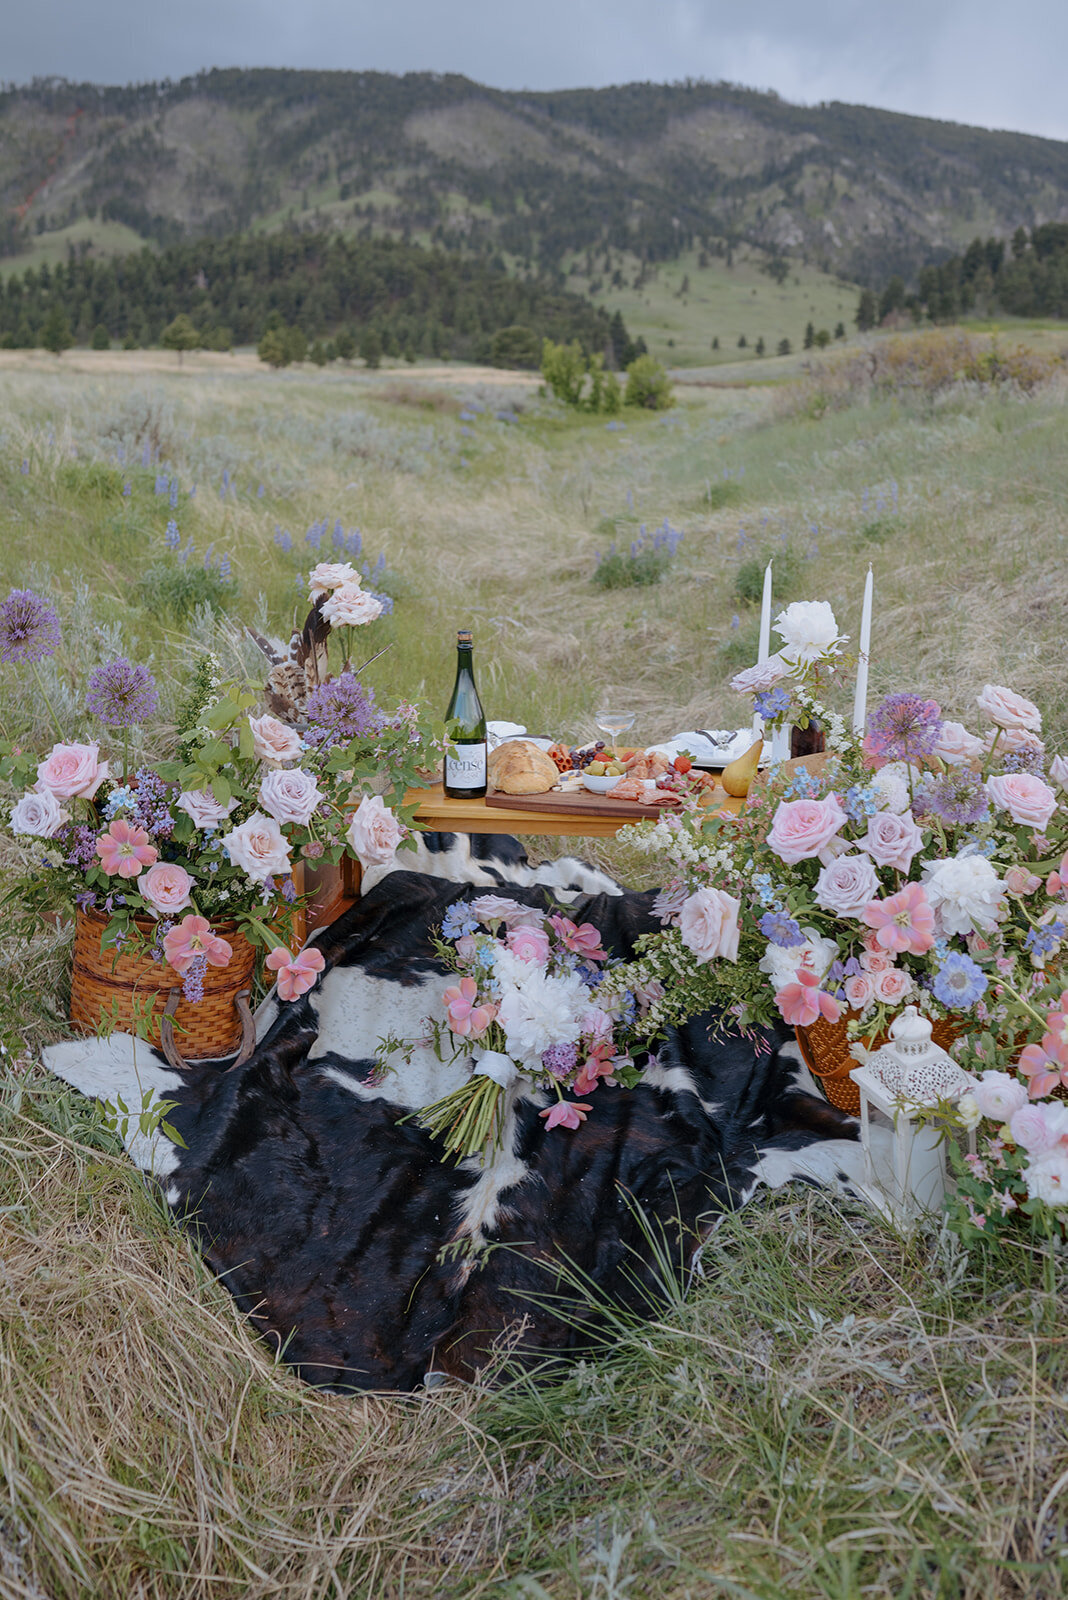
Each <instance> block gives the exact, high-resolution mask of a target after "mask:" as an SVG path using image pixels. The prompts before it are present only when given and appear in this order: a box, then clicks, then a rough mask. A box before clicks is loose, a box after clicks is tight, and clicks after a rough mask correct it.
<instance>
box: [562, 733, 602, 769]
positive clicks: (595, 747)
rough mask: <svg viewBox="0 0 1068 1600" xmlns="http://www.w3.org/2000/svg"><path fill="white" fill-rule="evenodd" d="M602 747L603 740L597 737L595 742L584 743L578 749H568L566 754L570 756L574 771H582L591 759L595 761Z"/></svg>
mask: <svg viewBox="0 0 1068 1600" xmlns="http://www.w3.org/2000/svg"><path fill="white" fill-rule="evenodd" d="M603 749H604V740H603V739H598V741H597V743H596V744H584V745H583V746H582V748H581V749H580V750H574V749H572V750H569V751H568V754H569V755H570V757H571V765H572V768H573V769H574V771H575V772H582V771H584V770H585V768H586V767H588V766H589V764H590V762H591V761H596V760H598V759H599V757H600V754H601V751H602V750H603Z"/></svg>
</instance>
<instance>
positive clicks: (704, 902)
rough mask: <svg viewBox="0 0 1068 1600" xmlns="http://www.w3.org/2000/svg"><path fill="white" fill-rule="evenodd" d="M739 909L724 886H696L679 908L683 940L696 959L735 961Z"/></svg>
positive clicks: (680, 930) (680, 929) (738, 905)
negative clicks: (721, 887) (694, 890)
mask: <svg viewBox="0 0 1068 1600" xmlns="http://www.w3.org/2000/svg"><path fill="white" fill-rule="evenodd" d="M740 910H741V902H740V901H738V900H736V899H735V898H734V896H733V895H729V894H728V893H727V891H726V890H725V889H698V890H697V891H696V892H695V893H694V894H692V895H690V897H689V899H688V900H687V901H686V902H685V904H684V905H683V908H682V910H681V911H680V912H679V932H680V933H681V935H682V942H683V944H684V945H685V946H686V948H687V949H688V950H692V951H693V953H694V955H695V956H696V957H697V959H698V960H699V961H714V960H716V959H717V958H722V959H723V960H724V961H737V959H738V913H739V911H740Z"/></svg>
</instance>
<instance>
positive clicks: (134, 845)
mask: <svg viewBox="0 0 1068 1600" xmlns="http://www.w3.org/2000/svg"><path fill="white" fill-rule="evenodd" d="M96 853H97V855H98V856H99V857H100V865H101V866H102V867H103V869H104V871H105V872H106V873H107V875H108V877H109V878H114V877H116V876H118V877H120V878H136V877H137V876H138V874H139V873H140V872H141V871H142V869H143V868H145V867H150V866H151V865H152V863H153V862H154V861H155V859H156V857H157V856H158V855H159V851H158V850H157V849H156V847H155V845H154V844H152V843H150V841H149V837H148V834H147V833H146V832H145V830H144V828H138V827H136V826H134V824H132V823H130V822H126V821H124V820H123V818H122V817H116V819H115V821H114V822H113V823H112V824H111V826H110V827H109V828H108V831H107V832H106V833H103V834H101V836H100V838H99V839H98V840H97V841H96Z"/></svg>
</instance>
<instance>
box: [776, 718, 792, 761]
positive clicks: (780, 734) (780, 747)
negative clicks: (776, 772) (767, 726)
mask: <svg viewBox="0 0 1068 1600" xmlns="http://www.w3.org/2000/svg"><path fill="white" fill-rule="evenodd" d="M792 731H793V728H792V724H791V723H789V722H782V723H778V724H777V725H776V726H775V727H774V728H772V729H771V764H772V766H778V765H779V764H780V763H781V762H783V761H789V759H790V735H791V733H792Z"/></svg>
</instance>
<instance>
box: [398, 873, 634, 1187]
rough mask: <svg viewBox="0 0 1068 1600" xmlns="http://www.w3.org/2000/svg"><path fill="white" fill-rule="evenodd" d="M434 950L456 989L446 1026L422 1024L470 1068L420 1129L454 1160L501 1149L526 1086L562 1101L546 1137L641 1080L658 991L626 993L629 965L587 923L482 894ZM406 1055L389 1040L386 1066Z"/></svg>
mask: <svg viewBox="0 0 1068 1600" xmlns="http://www.w3.org/2000/svg"><path fill="white" fill-rule="evenodd" d="M434 947H435V949H436V951H437V953H438V955H439V956H440V957H441V958H442V960H443V961H444V962H445V964H446V965H447V966H448V967H449V968H450V969H451V970H452V971H453V972H454V973H456V974H457V978H458V981H457V982H456V983H455V984H452V985H450V986H448V987H447V988H446V989H445V990H444V992H443V995H442V1000H443V1002H444V1005H445V1017H446V1020H445V1023H444V1025H443V1024H441V1023H440V1022H437V1021H435V1020H434V1019H428V1022H427V1027H428V1030H429V1034H430V1037H431V1038H432V1039H433V1041H434V1043H435V1046H436V1048H437V1050H438V1054H439V1057H440V1058H441V1059H446V1057H445V1054H444V1052H445V1051H446V1050H448V1051H449V1052H450V1053H449V1056H448V1059H450V1060H452V1061H456V1060H459V1059H465V1060H466V1062H467V1063H468V1065H469V1067H470V1076H469V1077H468V1078H467V1080H466V1081H465V1082H464V1083H463V1084H462V1085H461V1086H460V1088H459V1089H456V1090H454V1091H453V1093H452V1094H449V1095H446V1096H445V1097H444V1099H441V1100H438V1101H436V1102H435V1103H434V1104H433V1105H430V1106H427V1107H425V1108H424V1109H423V1110H422V1111H420V1112H419V1113H418V1121H419V1122H420V1123H421V1124H422V1126H423V1127H425V1128H427V1129H429V1131H430V1132H431V1133H432V1134H434V1135H435V1137H436V1138H438V1139H440V1140H441V1141H442V1142H443V1144H444V1145H445V1148H446V1151H447V1152H448V1153H449V1154H450V1155H451V1156H454V1157H455V1158H456V1160H458V1161H459V1160H462V1159H463V1158H464V1157H466V1156H472V1155H476V1154H478V1153H479V1152H481V1151H484V1150H485V1149H486V1148H487V1147H492V1146H496V1145H499V1143H500V1138H501V1133H502V1128H503V1113H504V1108H505V1104H506V1096H507V1094H508V1092H509V1091H510V1090H511V1089H512V1088H513V1087H514V1086H515V1085H516V1084H517V1083H518V1082H519V1081H520V1080H521V1079H523V1080H525V1082H526V1084H527V1086H528V1087H529V1088H535V1089H539V1088H540V1089H547V1090H549V1091H550V1092H551V1093H552V1094H553V1095H554V1096H555V1099H554V1100H553V1103H552V1104H551V1105H549V1106H547V1107H546V1108H545V1110H544V1111H542V1112H541V1113H540V1115H541V1116H542V1117H543V1118H544V1119H545V1124H546V1127H547V1128H557V1127H560V1128H578V1127H580V1126H581V1124H582V1123H583V1122H584V1121H585V1119H586V1116H587V1114H588V1112H589V1111H590V1105H589V1102H588V1100H587V1098H586V1097H587V1096H588V1095H591V1094H592V1093H593V1092H594V1091H595V1090H596V1089H597V1087H598V1085H599V1084H601V1083H602V1082H604V1083H612V1084H614V1083H617V1082H618V1083H622V1084H624V1085H628V1086H630V1085H633V1084H634V1083H636V1082H637V1081H638V1079H639V1077H640V1075H641V1074H640V1070H639V1068H638V1067H637V1066H636V1064H635V1062H634V1060H633V1059H632V1057H631V1055H630V1054H629V1045H630V1042H631V1041H632V1039H634V1038H636V1037H637V1036H638V1035H639V1033H640V1032H641V1031H642V1030H641V1027H640V1020H639V1019H640V1018H641V1017H642V1016H644V1015H645V1014H646V1013H647V1011H648V1008H649V1005H650V1003H651V1001H652V1000H653V999H655V998H657V997H658V995H659V986H658V985H656V984H653V985H651V986H650V988H649V989H648V990H646V991H640V992H634V991H632V990H630V989H628V988H627V987H626V986H625V983H624V982H623V981H622V979H621V976H620V975H625V973H626V970H627V969H626V967H625V965H624V964H623V963H612V962H611V961H610V958H609V955H608V952H607V951H606V950H605V949H604V948H603V947H602V944H601V936H600V934H599V933H598V931H597V929H596V928H595V927H593V925H592V924H591V923H588V922H584V923H580V924H576V923H574V922H573V921H572V920H571V919H570V917H567V916H564V915H562V914H559V913H554V914H551V915H545V916H543V915H541V914H540V913H539V912H538V911H536V910H535V909H533V908H532V907H531V906H523V905H519V904H518V902H517V901H515V900H509V899H505V898H503V897H501V896H500V895H492V894H490V895H481V896H479V897H478V898H477V899H475V900H471V901H466V900H460V901H457V902H456V903H455V904H454V905H452V906H451V907H450V908H449V911H448V913H447V914H446V917H445V919H444V921H443V922H442V925H441V933H440V937H439V938H435V940H434ZM613 979H615V981H613ZM406 1048H409V1049H410V1042H407V1041H404V1040H398V1039H386V1040H384V1041H383V1043H382V1048H381V1051H380V1061H381V1063H382V1065H386V1064H388V1058H389V1056H390V1054H391V1053H392V1052H393V1051H395V1050H401V1051H403V1050H404V1049H406ZM568 1093H570V1094H571V1095H573V1096H575V1097H576V1098H573V1099H569V1098H567V1094H568Z"/></svg>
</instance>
